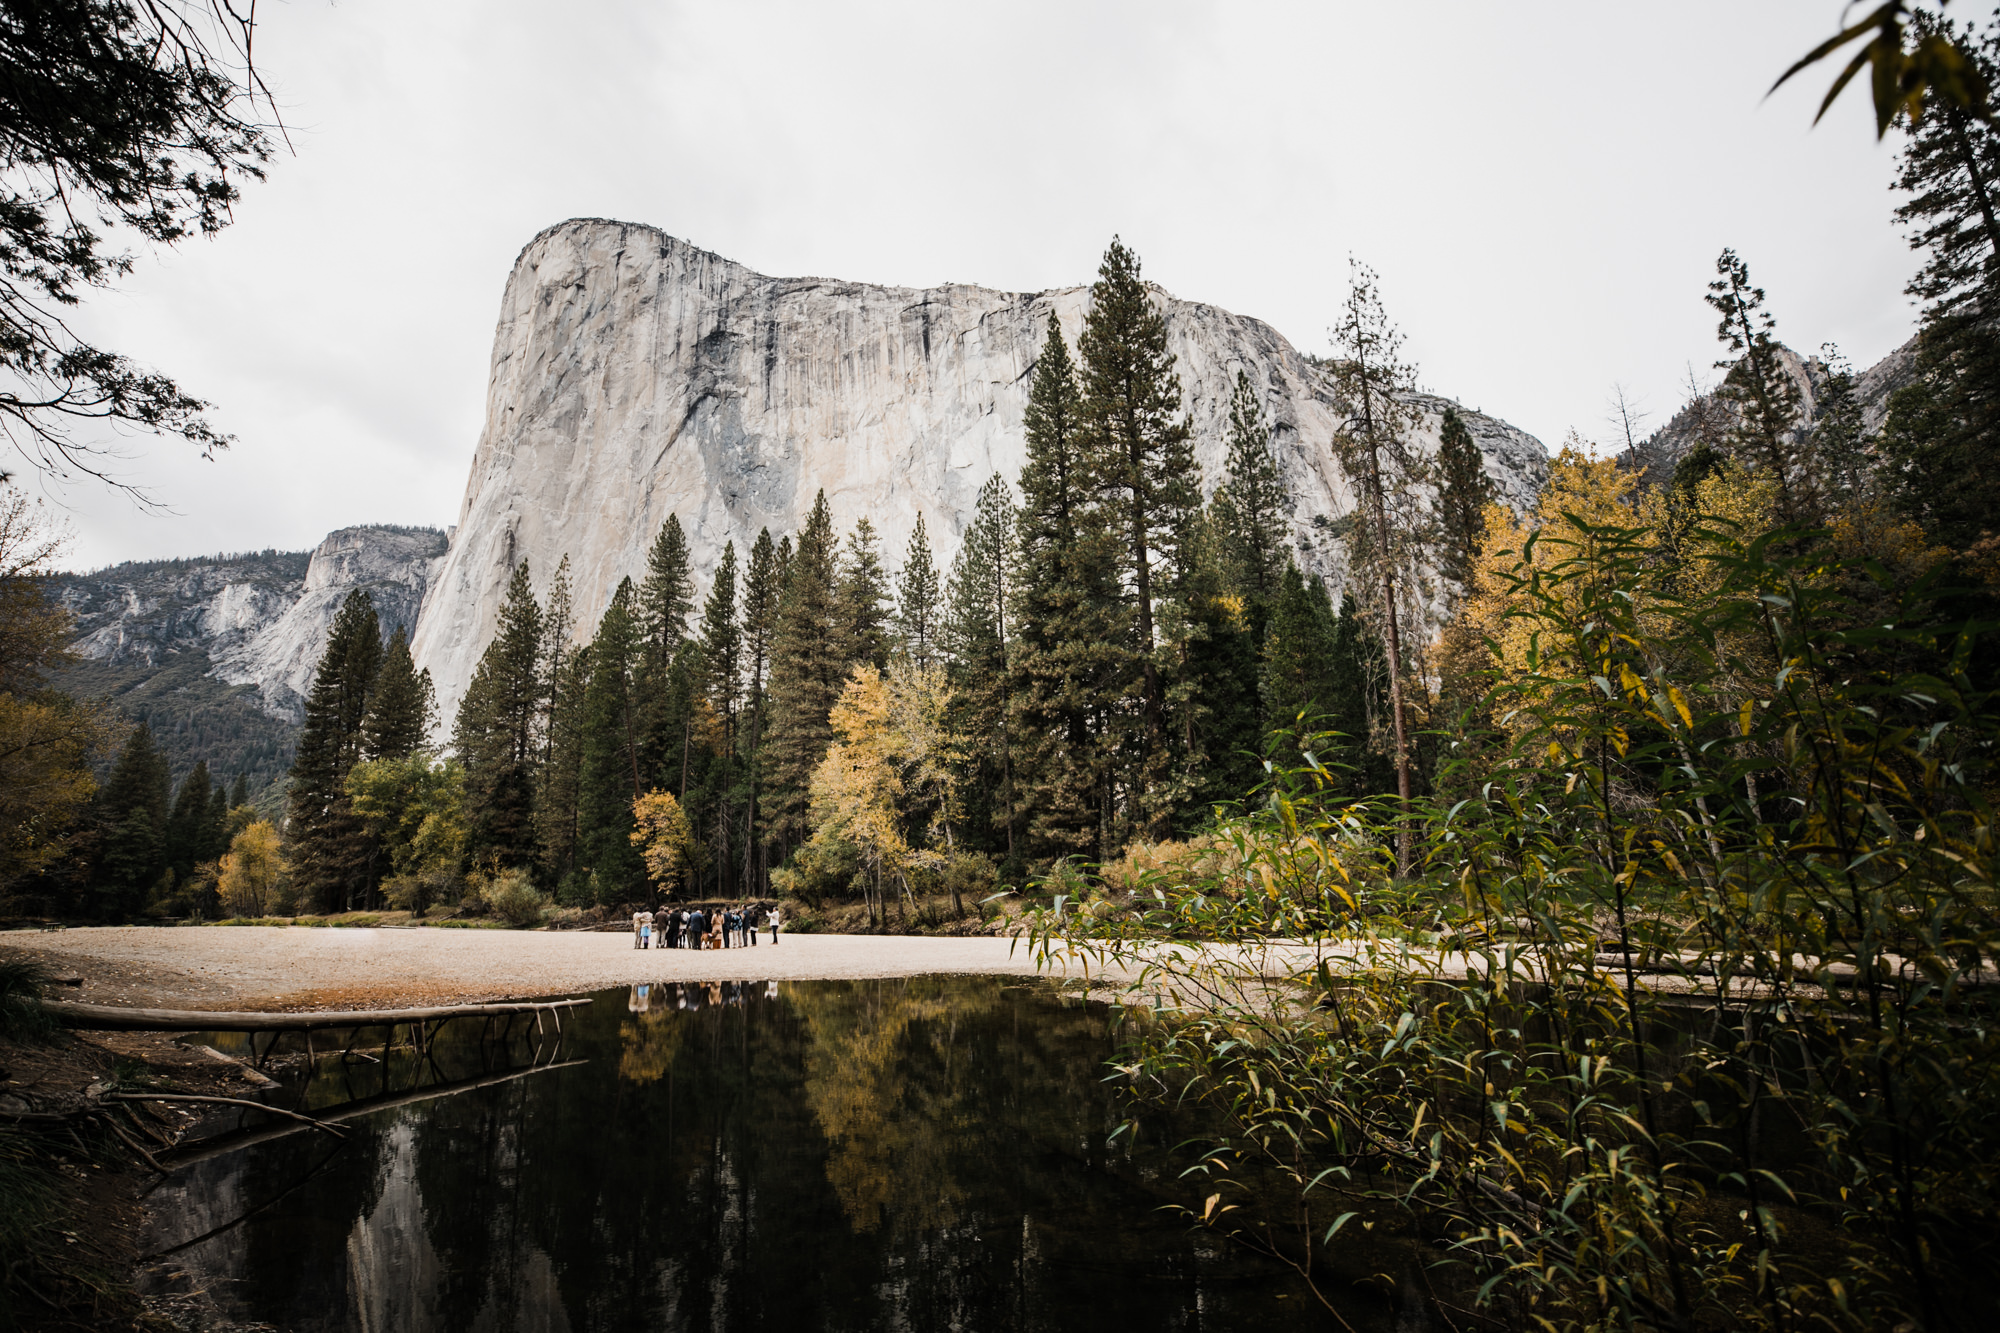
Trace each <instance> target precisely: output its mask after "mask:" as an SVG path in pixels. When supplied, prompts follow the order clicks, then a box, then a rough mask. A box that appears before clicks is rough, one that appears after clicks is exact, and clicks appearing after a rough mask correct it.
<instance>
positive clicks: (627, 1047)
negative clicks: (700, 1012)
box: [618, 987, 688, 1083]
mask: <svg viewBox="0 0 2000 1333" xmlns="http://www.w3.org/2000/svg"><path fill="white" fill-rule="evenodd" d="M660 989H665V988H664V987H661V988H660ZM660 999H661V997H659V996H657V995H656V996H655V997H654V1005H655V1007H653V1008H651V1009H648V1010H647V1011H645V1012H644V1013H641V1014H637V1015H635V1016H634V1017H632V1018H628V1019H626V1020H625V1024H624V1026H623V1027H621V1028H620V1029H619V1031H618V1047H619V1049H618V1077H619V1078H621V1079H624V1080H625V1081H626V1082H627V1083H657V1082H659V1081H660V1079H661V1078H662V1077H664V1076H665V1075H666V1072H667V1070H668V1069H669V1068H671V1067H672V1065H673V1063H674V1056H676V1055H678V1054H679V1053H680V1049H681V1044H682V1042H684V1041H685V1040H686V1039H687V1027H688V1025H687V1015H686V1014H684V1013H682V1012H680V1011H679V1010H676V1009H671V1008H664V1007H660V1005H659V1001H660Z"/></svg>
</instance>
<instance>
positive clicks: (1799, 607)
mask: <svg viewBox="0 0 2000 1333" xmlns="http://www.w3.org/2000/svg"><path fill="white" fill-rule="evenodd" d="M1656 537H1657V535H1656V534H1654V533H1650V532H1648V531H1645V530H1643V529H1641V528H1636V527H1633V528H1620V527H1617V526H1615V525H1605V524H1591V523H1588V522H1584V521H1581V520H1578V521H1576V522H1575V523H1574V524H1573V525H1572V531H1571V532H1570V533H1569V535H1567V536H1564V537H1561V538H1560V539H1556V540H1554V541H1551V539H1549V538H1547V537H1546V536H1539V535H1538V536H1536V537H1533V538H1531V539H1530V540H1531V542H1541V543H1543V549H1541V550H1540V551H1539V552H1537V551H1533V550H1530V551H1527V552H1525V553H1524V554H1523V558H1522V559H1521V560H1519V561H1518V562H1517V563H1516V565H1515V566H1514V569H1513V575H1512V579H1513V582H1512V584H1511V586H1510V587H1509V588H1508V589H1507V597H1508V600H1509V602H1510V606H1511V610H1510V612H1509V614H1510V615H1511V616H1512V617H1514V618H1516V619H1517V620H1518V621H1519V622H1521V624H1522V632H1521V633H1520V634H1519V635H1518V637H1517V638H1516V640H1515V643H1516V645H1518V646H1519V648H1520V654H1521V655H1520V658H1519V662H1520V664H1521V669H1519V670H1516V671H1511V672H1509V673H1507V674H1504V675H1502V676H1501V677H1499V678H1498V679H1496V682H1495V685H1494V688H1493V689H1492V690H1491V691H1490V693H1489V694H1488V696H1487V697H1486V698H1485V699H1484V700H1482V708H1483V709H1485V710H1486V713H1487V715H1488V716H1490V717H1491V718H1492V719H1493V720H1494V724H1495V727H1496V730H1495V732H1494V734H1492V735H1491V736H1486V737H1473V738H1472V739H1473V740H1475V741H1476V742H1477V743H1476V744H1469V745H1466V746H1465V750H1466V751H1467V752H1469V753H1472V754H1475V755H1479V756H1482V758H1481V759H1480V761H1479V762H1480V764H1481V765H1482V766H1481V767H1479V768H1477V769H1475V770H1473V771H1468V772H1466V773H1462V774H1459V775H1457V777H1456V780H1455V781H1454V782H1453V783H1452V784H1451V788H1452V789H1453V790H1455V791H1459V792H1472V793H1474V794H1473V795H1471V796H1469V797H1466V798H1464V799H1461V800H1457V801H1455V802H1453V803H1451V804H1449V805H1439V806H1435V807H1430V808H1423V807H1421V806H1420V807H1418V809H1417V814H1418V816H1419V817H1420V819H1421V827H1422V830H1423V833H1424V851H1425V855H1424V858H1423V863H1422V866H1421V868H1420V873H1418V874H1417V875H1416V876H1415V877H1414V878H1413V879H1411V880H1408V881H1405V882H1398V881H1396V880H1395V879H1394V877H1393V876H1391V875H1390V874H1389V873H1388V872H1389V870H1390V869H1391V866H1390V860H1391V857H1390V853H1389V851H1388V850H1387V848H1388V846H1389V834H1390V833H1391V832H1392V831H1393V830H1395V829H1396V828H1397V827H1398V824H1399V821H1400V819H1401V815H1400V813H1399V810H1398V808H1397V807H1396V805H1395V804H1393V803H1389V804H1378V803H1373V802H1368V801H1358V800H1353V799H1349V798H1347V797H1345V796H1343V795H1341V794H1340V793H1341V785H1340V784H1339V783H1338V782H1337V781H1336V780H1335V779H1334V778H1333V776H1332V775H1331V774H1329V773H1328V772H1327V771H1326V770H1324V769H1323V768H1321V767H1319V766H1317V765H1311V764H1309V765H1308V766H1307V767H1305V768H1301V769H1299V770H1297V771H1294V772H1290V773H1281V774H1279V775H1278V776H1277V778H1276V779H1275V780H1274V782H1273V784H1272V787H1271V789H1270V791H1269V792H1268V800H1267V802H1266V803H1265V805H1264V806H1263V808H1262V809H1259V810H1257V811H1255V812H1253V813H1251V814H1249V815H1247V816H1246V817H1244V818H1241V819H1239V820H1237V821H1235V822H1233V823H1231V824H1229V825H1228V826H1226V827H1225V828H1223V829H1222V830H1221V832H1220V837H1221V839H1223V840H1225V841H1227V842H1228V843H1229V844H1230V846H1231V847H1232V848H1233V851H1232V852H1231V855H1230V857H1229V858H1226V859H1225V861H1224V863H1221V864H1218V865H1216V866H1213V867H1211V868H1210V869H1209V871H1208V872H1207V873H1206V874H1203V875H1196V876H1193V877H1175V876H1156V877H1153V878H1152V879H1151V880H1150V881H1148V880H1146V879H1141V880H1140V881H1139V883H1138V885H1137V890H1138V891H1137V895H1136V901H1135V905H1134V910H1131V911H1116V912H1107V913H1102V914H1092V913H1088V912H1074V911H1066V912H1064V913H1062V914H1060V915H1059V914H1058V913H1056V912H1054V911H1052V910H1048V909H1046V908H1045V909H1042V910H1041V911H1040V912H1039V914H1038V916H1037V918H1036V921H1035V937H1034V938H1035V941H1036V947H1037V949H1038V950H1040V951H1042V952H1043V954H1044V956H1047V955H1049V954H1052V953H1055V952H1057V951H1078V950H1081V951H1084V952H1087V953H1091V954H1094V955H1096V956H1097V957H1098V958H1099V959H1101V960H1103V961H1116V962H1120V963H1123V964H1125V965H1126V966H1128V967H1130V968H1132V969H1134V970H1135V971H1136V972H1137V973H1138V975H1139V980H1138V981H1137V982H1136V983H1135V984H1134V985H1133V987H1132V990H1131V992H1130V993H1129V995H1128V997H1127V1003H1128V1006H1129V1009H1130V1013H1129V1014H1128V1017H1129V1019H1130V1023H1129V1025H1128V1032H1130V1034H1131V1045H1130V1048H1129V1049H1128V1050H1127V1051H1126V1052H1125V1054H1124V1055H1123V1056H1122V1057H1121V1059H1120V1062H1119V1066H1120V1068H1121V1069H1122V1070H1124V1071H1125V1072H1126V1074H1127V1075H1128V1076H1129V1077H1130V1078H1131V1079H1132V1080H1133V1086H1134V1087H1135V1088H1137V1089H1140V1090H1145V1089H1152V1090H1153V1092H1154V1093H1155V1094H1156V1095H1158V1096H1160V1097H1163V1098H1173V1099H1191V1100H1194V1101H1198V1102H1201V1103H1204V1104H1206V1105H1207V1106H1208V1107H1209V1108H1210V1110H1211V1111H1213V1112H1214V1113H1215V1114H1216V1115H1217V1117H1218V1119H1219V1122H1220V1123H1221V1124H1222V1125H1223V1126H1224V1128H1223V1129H1222V1130H1221V1131H1220V1132H1218V1133H1217V1134H1215V1135H1214V1136H1213V1137H1212V1139H1211V1140H1210V1141H1209V1142H1208V1143H1207V1144H1206V1148H1205V1150H1204V1152H1203V1155H1202V1156H1201V1158H1200V1160H1199V1161H1198V1162H1197V1163H1196V1164H1195V1165H1194V1168H1193V1171H1192V1173H1191V1176H1190V1179H1191V1180H1192V1181H1194V1182H1196V1184H1197V1192H1196V1195H1195V1197H1194V1198H1193V1199H1191V1200H1190V1202H1189V1203H1188V1205H1187V1206H1186V1207H1187V1213H1188V1215H1189V1216H1190V1218H1192V1219H1194V1220H1195V1221H1196V1222H1197V1223H1199V1224H1200V1225H1203V1226H1207V1227H1210V1228H1213V1229H1215V1230H1217V1231H1220V1232H1224V1233H1227V1234H1229V1235H1231V1236H1233V1237H1234V1238H1236V1239H1237V1240H1239V1241H1241V1242H1242V1243H1244V1244H1246V1245H1249V1246H1251V1247H1253V1248H1256V1249H1258V1250H1260V1251H1261V1252H1263V1253H1265V1254H1269V1255H1274V1256H1277V1257H1279V1258H1282V1259H1284V1260H1285V1261H1286V1262H1288V1263H1290V1264H1292V1265H1293V1266H1294V1267H1295V1268H1296V1269H1297V1270H1298V1271H1299V1272H1301V1273H1302V1274H1304V1275H1305V1276H1306V1277H1307V1279H1308V1281H1311V1282H1314V1283H1315V1289H1316V1290H1318V1289H1319V1288H1318V1285H1317V1284H1318V1283H1319V1282H1321V1281H1323V1280H1324V1279H1325V1277H1326V1276H1327V1275H1328V1273H1329V1270H1330V1269H1331V1268H1332V1267H1333V1266H1334V1262H1335V1260H1336V1258H1339V1259H1341V1260H1344V1261H1346V1262H1347V1263H1348V1264H1350V1265H1352V1264H1365V1265H1366V1266H1367V1269H1366V1271H1373V1272H1382V1273H1392V1274H1393V1273H1397V1272H1401V1273H1405V1274H1408V1275H1410V1278H1409V1280H1410V1281H1412V1282H1419V1281H1420V1282H1421V1283H1422V1285H1423V1288H1424V1290H1425V1291H1426V1292H1428V1293H1431V1294H1432V1295H1433V1296H1434V1297H1435V1299H1437V1300H1440V1301H1443V1302H1444V1303H1446V1304H1449V1305H1456V1306H1461V1307H1469V1306H1476V1307H1478V1308H1479V1311H1480V1313H1481V1315H1482V1316H1483V1317H1484V1318H1485V1319H1488V1320H1491V1321H1494V1322H1496V1323H1498V1324H1500V1325H1503V1326H1506V1327H1540V1328H1548V1329H1640V1328H1644V1329H1668V1328H1676V1329H1699V1328H1718V1329H1719V1328H1770V1329H1777V1328H1802V1327H1806V1326H1819V1327H1829V1328H1854V1329H1861V1328H1891V1327H1899V1326H1901V1327H1911V1328H1946V1327H1956V1326H1966V1327H1971V1326H1984V1325H1985V1324H1986V1323H1988V1322H1990V1320H1991V1318H1992V1317H1993V1315H1994V1297H1993V1294H1992V1293H1991V1292H1990V1291H1989V1290H1987V1287H1986V1284H1984V1283H1983V1282H1982V1281H1981V1279H1980V1274H1981V1273H1982V1272H1983V1271H1984V1269H1985V1266H1986V1264H1987V1256H1989V1255H1990V1254H1991V1253H1992V1252H1993V1250H1994V1248H1995V1247H1996V1246H2000V1073H1996V1072H1995V1071H1996V1070H2000V1025H1996V1024H1995V1023H1994V1022H1993V997H1994V984H1995V982H1996V980H2000V895H1996V893H1995V888H1994V850H1995V849H1994V846H1993V824H1992V809H1991V805H1990V803H1989V800H1988V794H1989V792H1990V790H1991V782H1992V761H1993V757H1994V755H1995V754H1996V752H2000V709H1996V700H1995V697H1994V696H1993V695H1991V694H1989V693H1987V692H1985V691H1984V690H1983V689H1982V688H1981V687H1980V685H1979V683H1978V678H1977V677H1976V676H1975V675H1974V674H1973V672H1972V670H1971V668H1972V666H1973V664H1974V662H1975V660H1976V659H1975V655H1974V647H1975V645H1977V644H1979V643H1980V642H1981V637H1980V636H1981V635H1983V634H1988V633H1990V632H1991V630H1990V628H1989V627H1982V626H1976V625H1975V626H1968V625H1962V624H1959V623H1957V622H1956V621H1955V620H1954V619H1953V617H1952V614H1951V608H1952V605H1953V603H1951V602H1950V601H1949V600H1947V594H1946V592H1945V590H1942V589H1940V588H1938V587H1935V586H1932V585H1928V584H1922V583H1919V584H1917V585H1915V586H1913V587H1907V588H1902V589H1896V588H1891V587H1889V586H1887V585H1886V582H1885V581H1884V580H1882V579H1881V578H1880V577H1879V570H1877V569H1873V568H1870V567H1862V566H1851V567H1845V568H1842V567H1839V566H1838V565H1837V563H1836V562H1835V561H1833V560H1832V559H1831V558H1830V557H1829V556H1828V555H1827V554H1826V553H1825V552H1824V551H1822V550H1819V549H1817V548H1814V547H1812V546H1810V545H1809V544H1807V543H1805V542H1804V541H1803V540H1801V539H1799V538H1798V537H1797V536H1796V535H1788V536H1786V537H1785V538H1783V539H1782V540H1780V539H1760V540H1755V541H1742V540H1739V538H1738V536H1737V534H1736V532H1735V531H1734V530H1730V529H1727V528H1724V527H1708V528H1704V529H1700V530H1696V529H1694V528H1682V529H1679V530H1677V531H1676V532H1675V534H1674V540H1675V541H1676V543H1677V544H1678V548H1679V552H1680V554H1679V555H1678V556H1677V557H1676V558H1675V559H1673V560H1667V559H1663V558H1662V554H1661V549H1660V545H1659V543H1658V541H1657V539H1656ZM1690 551H1692V552H1695V553H1696V554H1694V555H1689V554H1687V553H1688V552H1690ZM1885 599H1887V600H1888V601H1890V602H1891V603H1893V604H1892V605H1890V606H1888V607H1887V609H1886V610H1884V608H1883V602H1884V600H1885ZM1487 756H1490V757H1487ZM1466 762H1468V763H1469V762H1471V761H1466ZM1043 887H1044V891H1045V892H1074V891H1075V890H1076V889H1077V887H1078V885H1077V882H1076V880H1075V878H1074V877H1069V876H1065V877H1061V879H1060V881H1059V878H1058V876H1056V875H1054V874H1052V875H1051V876H1050V878H1049V880H1048V881H1047V882H1045V884H1044V886H1043ZM1065 906H1067V904H1065ZM1274 935H1275V936H1282V937H1284V938H1285V939H1287V940H1288V941H1289V940H1296V941H1298V942H1299V943H1298V944H1297V945H1296V946H1290V945H1287V946H1285V948H1286V949H1287V950H1288V951H1286V952H1282V953H1279V954H1277V955H1273V954H1272V953H1271V952H1270V948H1271V941H1272V937H1273V936H1274ZM1168 942H1175V943H1176V944H1177V947H1173V948H1162V947H1161V946H1162V945H1163V944H1164V943H1168ZM1274 958H1275V959H1276V970H1277V971H1278V973H1279V975H1278V976H1277V977H1276V978H1275V979H1274V978H1272V977H1271V976H1270V975H1269V974H1270V973H1271V971H1272V970H1273V966H1274V963H1273V959H1274ZM1204 1196H1205V1197H1204ZM1440 1256H1442V1258H1443V1260H1444V1263H1443V1265H1442V1266H1440V1265H1439V1262H1438V1260H1439V1258H1440ZM1412 1295H1413V1296H1414V1295H1415V1293H1412Z"/></svg>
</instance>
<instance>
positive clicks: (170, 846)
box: [166, 759, 222, 883]
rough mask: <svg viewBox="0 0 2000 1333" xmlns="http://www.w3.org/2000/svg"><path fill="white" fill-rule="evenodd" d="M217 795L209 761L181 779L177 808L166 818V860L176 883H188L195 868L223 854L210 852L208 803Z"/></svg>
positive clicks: (219, 850) (201, 761) (210, 836)
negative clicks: (214, 791) (210, 774)
mask: <svg viewBox="0 0 2000 1333" xmlns="http://www.w3.org/2000/svg"><path fill="white" fill-rule="evenodd" d="M213 799H214V793H213V791H212V788H211V783H210V781H209V777H208V761H207V760H206V759H200V760H196V761H195V766H194V771H193V772H192V773H189V774H188V775H187V777H185V778H183V779H182V780H181V787H180V791H179V792H177V793H176V794H175V796H174V808H173V811H172V813H170V814H169V815H168V816H167V841H166V861H167V865H168V867H169V868H170V869H172V870H173V872H174V878H175V880H176V882H182V883H184V882H186V880H187V878H188V876H189V875H190V874H191V873H193V871H194V868H195V866H197V865H199V864H200V863H201V862H203V861H212V860H214V859H215V858H216V857H217V856H220V855H221V854H222V852H221V849H213V850H211V846H210V844H211V843H212V842H213V841H214V837H213V821H212V820H211V819H210V818H209V803H210V802H211V800H213Z"/></svg>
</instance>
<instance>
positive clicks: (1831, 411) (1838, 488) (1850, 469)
mask: <svg viewBox="0 0 2000 1333" xmlns="http://www.w3.org/2000/svg"><path fill="white" fill-rule="evenodd" d="M1808 452H1809V454H1810V456H1811V461H1812V468H1813V471H1814V473H1815V474H1816V475H1817V476H1818V477H1819V479H1820V489H1821V490H1822V492H1824V493H1825V495H1826V496H1827V500H1828V508H1829V509H1830V510H1831V509H1833V508H1835V507H1837V506H1838V505H1841V504H1844V503H1846V502H1848V501H1851V500H1853V499H1856V498H1858V497H1859V496H1861V495H1863V494H1865V493H1867V492H1868V491H1869V490H1870V489H1871V480H1872V476H1873V473H1874V449H1873V448H1872V447H1871V445H1870V443H1869V440H1868V435H1867V431H1866V430H1865V429H1864V426H1863V422H1862V417H1861V400H1860V398H1859V397H1857V396H1856V394H1855V385H1854V368H1853V367H1852V366H1850V365H1849V364H1848V363H1847V358H1846V357H1844V356H1842V355H1841V354H1840V349H1839V348H1838V347H1836V346H1834V345H1833V344H1832V343H1826V344H1823V345H1822V346H1821V347H1820V372H1819V376H1818V383H1817V384H1816V385H1815V387H1814V391H1813V423H1812V436H1811V439H1810V443H1809V449H1808Z"/></svg>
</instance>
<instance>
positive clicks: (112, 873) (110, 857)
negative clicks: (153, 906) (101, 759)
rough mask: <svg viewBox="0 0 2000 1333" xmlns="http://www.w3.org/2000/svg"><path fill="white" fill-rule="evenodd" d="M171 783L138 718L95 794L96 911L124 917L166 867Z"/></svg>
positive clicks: (149, 732)
mask: <svg viewBox="0 0 2000 1333" xmlns="http://www.w3.org/2000/svg"><path fill="white" fill-rule="evenodd" d="M171 784H172V777H171V775H170V774H169V773H168V771H167V759H166V756H165V755H163V754H161V753H160V747H159V745H158V744H157V743H155V742H154V740H153V732H152V729H151V728H150V727H148V726H147V725H146V724H145V723H144V722H141V723H140V724H139V725H138V726H136V727H134V728H133V729H132V734H131V736H129V737H128V738H127V739H126V741H125V747H124V749H122V750H120V751H119V753H118V762H117V763H116V764H114V765H112V768H111V776H110V777H108V778H106V779H105V781H104V785H103V786H102V787H100V788H99V789H98V792H97V802H96V805H97V809H96V820H95V822H96V824H97V827H98V830H99V833H98V838H99V844H98V846H99V851H98V857H97V865H96V868H95V873H94V874H93V875H92V896H93V897H94V898H95V900H96V904H97V909H98V911H99V912H101V913H103V914H105V915H108V916H112V917H126V916H130V915H132V914H133V913H135V912H137V911H139V910H140V909H141V908H142V907H144V906H145V905H146V895H147V893H148V892H149V891H150V890H151V889H152V887H153V885H154V884H155V883H156V882H157V881H158V880H159V878H160V876H161V874H162V873H163V872H164V871H165V870H166V868H167V827H168V819H169V810H168V797H169V796H170V794H171V790H172V786H171Z"/></svg>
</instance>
